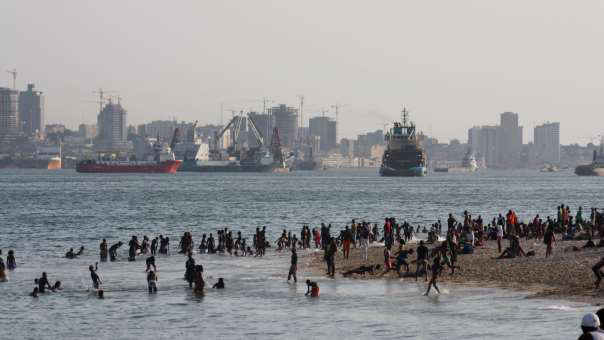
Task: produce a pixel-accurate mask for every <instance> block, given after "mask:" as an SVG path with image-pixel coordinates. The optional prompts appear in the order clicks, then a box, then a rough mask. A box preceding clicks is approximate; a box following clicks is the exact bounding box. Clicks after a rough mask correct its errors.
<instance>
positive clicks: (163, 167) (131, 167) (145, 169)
mask: <svg viewBox="0 0 604 340" xmlns="http://www.w3.org/2000/svg"><path fill="white" fill-rule="evenodd" d="M180 164H181V161H163V162H160V163H156V164H136V163H133V164H111V163H87V162H82V163H78V165H77V166H76V171H77V172H82V173H161V174H173V173H176V170H177V169H178V167H179V166H180Z"/></svg>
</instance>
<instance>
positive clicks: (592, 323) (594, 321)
mask: <svg viewBox="0 0 604 340" xmlns="http://www.w3.org/2000/svg"><path fill="white" fill-rule="evenodd" d="M581 326H582V327H593V328H598V327H600V319H599V318H598V316H597V315H596V314H595V313H587V314H585V315H584V316H583V321H581Z"/></svg>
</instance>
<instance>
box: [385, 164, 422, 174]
mask: <svg viewBox="0 0 604 340" xmlns="http://www.w3.org/2000/svg"><path fill="white" fill-rule="evenodd" d="M427 174H428V170H427V168H426V167H425V166H415V167H411V168H406V169H395V168H392V167H388V166H384V165H382V166H381V167H380V175H381V176H384V177H423V176H426V175H427Z"/></svg>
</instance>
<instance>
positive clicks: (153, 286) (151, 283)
mask: <svg viewBox="0 0 604 340" xmlns="http://www.w3.org/2000/svg"><path fill="white" fill-rule="evenodd" d="M147 287H148V288H149V294H153V293H157V274H155V272H154V271H152V270H150V271H149V274H147Z"/></svg>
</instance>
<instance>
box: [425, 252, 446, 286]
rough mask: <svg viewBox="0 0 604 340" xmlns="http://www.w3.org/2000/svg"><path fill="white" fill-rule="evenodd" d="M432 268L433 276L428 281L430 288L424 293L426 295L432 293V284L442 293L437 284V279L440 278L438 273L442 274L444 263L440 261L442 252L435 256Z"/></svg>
mask: <svg viewBox="0 0 604 340" xmlns="http://www.w3.org/2000/svg"><path fill="white" fill-rule="evenodd" d="M430 269H431V270H432V278H431V279H430V282H429V283H428V290H427V291H426V293H425V294H424V295H425V296H428V293H430V288H432V286H434V289H436V291H437V292H438V294H440V290H438V287H437V286H436V279H438V275H440V272H441V271H442V269H443V264H442V263H441V262H440V254H436V256H435V257H434V262H433V263H432V267H431V268H430Z"/></svg>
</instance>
